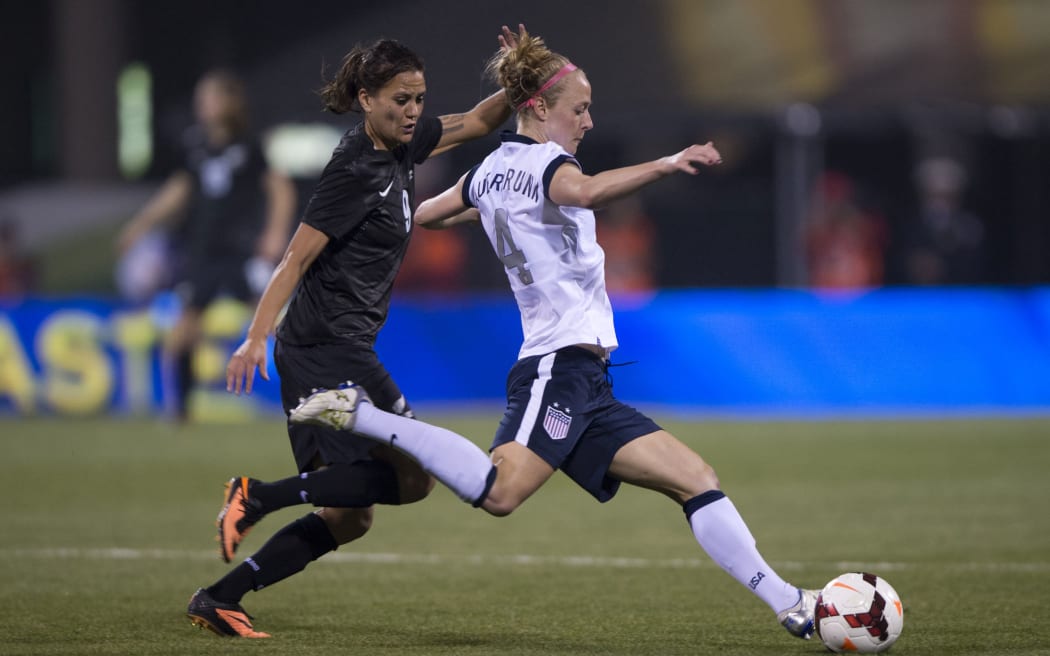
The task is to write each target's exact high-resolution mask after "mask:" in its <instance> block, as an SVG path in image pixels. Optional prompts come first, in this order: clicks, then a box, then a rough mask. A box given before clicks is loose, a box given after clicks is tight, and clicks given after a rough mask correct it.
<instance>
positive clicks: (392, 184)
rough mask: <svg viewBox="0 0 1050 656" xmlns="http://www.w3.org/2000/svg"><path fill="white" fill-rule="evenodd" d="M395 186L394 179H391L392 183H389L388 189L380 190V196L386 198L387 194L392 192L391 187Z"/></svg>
mask: <svg viewBox="0 0 1050 656" xmlns="http://www.w3.org/2000/svg"><path fill="white" fill-rule="evenodd" d="M393 186H394V181H393V180H391V181H390V184H388V185H387V186H386V189H384V190H383V191H381V192H379V197H380V198H386V195H387V194H389V193H390V188H391V187H393Z"/></svg>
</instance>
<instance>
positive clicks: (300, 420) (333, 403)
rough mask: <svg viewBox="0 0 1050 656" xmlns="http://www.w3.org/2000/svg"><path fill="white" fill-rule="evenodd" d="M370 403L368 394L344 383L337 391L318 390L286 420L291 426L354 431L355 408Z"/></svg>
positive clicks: (303, 401)
mask: <svg viewBox="0 0 1050 656" xmlns="http://www.w3.org/2000/svg"><path fill="white" fill-rule="evenodd" d="M362 402H364V403H371V402H372V400H371V399H369V398H368V394H367V393H366V392H365V391H364V390H363V389H361V387H359V386H358V385H355V384H354V383H353V382H351V381H346V382H345V383H343V384H342V385H340V386H339V388H338V389H334V390H326V389H319V390H317V391H315V392H314V393H313V394H311V395H310V396H308V397H306V398H305V399H302V400H300V402H299V405H297V406H295V407H294V408H292V411H291V412H289V413H288V420H289V421H291V422H292V423H293V424H314V425H317V426H327V427H329V428H334V429H336V430H345V431H350V430H353V429H354V421H355V420H356V419H357V407H358V406H359V405H360V404H361V403H362Z"/></svg>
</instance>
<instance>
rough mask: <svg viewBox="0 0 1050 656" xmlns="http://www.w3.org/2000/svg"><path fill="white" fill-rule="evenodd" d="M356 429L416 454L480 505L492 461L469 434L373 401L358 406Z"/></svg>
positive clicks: (444, 480) (458, 491)
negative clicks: (386, 408)
mask: <svg viewBox="0 0 1050 656" xmlns="http://www.w3.org/2000/svg"><path fill="white" fill-rule="evenodd" d="M354 432H355V433H361V434H362V435H364V436H365V437H370V438H372V439H375V440H377V441H380V442H382V443H384V444H389V445H390V446H392V447H394V448H395V449H397V450H398V451H401V452H403V453H407V454H408V455H410V456H412V457H413V458H414V459H415V460H416V461H417V462H419V464H420V465H422V466H423V469H425V470H426V471H427V473H429V474H430V475H431V476H433V477H434V478H436V479H438V480H439V481H441V482H442V483H444V484H445V485H446V486H448V488H449V489H450V490H452V491H453V492H455V493H456V496H458V497H459V498H460V499H462V500H464V501H466V502H467V503H473V504H475V505H480V502H481V501H483V499H481V495H482V494H485V488H486V486H487V484H488V478H489V473H490V472H491V471H492V468H493V465H492V461H491V460H490V459H489V456H488V454H486V453H485V452H484V451H482V450H481V449H479V448H478V447H477V445H475V444H474V443H473V442H471V441H470V440H468V439H467V438H465V437H463V436H462V435H459V434H458V433H453V432H452V431H450V430H447V429H444V428H440V427H438V426H433V425H431V424H427V423H424V422H422V421H419V420H418V419H409V418H407V417H401V416H399V415H395V414H391V413H389V412H384V411H382V410H380V409H379V408H377V407H375V406H374V405H372V404H371V403H361V404H360V405H358V406H357V418H356V419H355V420H354Z"/></svg>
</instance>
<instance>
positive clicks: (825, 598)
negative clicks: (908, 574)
mask: <svg viewBox="0 0 1050 656" xmlns="http://www.w3.org/2000/svg"><path fill="white" fill-rule="evenodd" d="M813 621H814V624H816V629H817V635H818V636H820V639H821V640H822V641H823V642H824V645H825V646H826V647H827V648H828V649H830V650H831V651H833V652H835V653H837V654H841V653H842V652H855V653H858V654H877V653H879V652H881V651H885V650H887V649H889V648H890V645H892V644H893V643H894V642H896V641H897V638H899V637H900V635H901V629H903V628H904V607H903V606H902V605H901V598H900V597H899V596H898V595H897V591H896V590H894V589H893V587H892V586H891V585H890V584H889V583H887V582H886V579H883V578H880V577H878V576H875V575H874V574H864V573H861V572H851V573H849V574H843V575H841V576H836V577H835V578H833V579H832V580H831V581H829V582H828V584H827V585H825V586H824V589H823V590H821V591H820V596H818V597H817V608H816V611H815V612H814V617H813Z"/></svg>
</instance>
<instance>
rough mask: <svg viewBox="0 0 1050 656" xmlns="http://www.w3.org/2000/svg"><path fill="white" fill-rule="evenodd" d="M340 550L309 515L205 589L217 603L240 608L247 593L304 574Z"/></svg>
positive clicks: (295, 522) (278, 533) (318, 521)
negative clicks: (322, 558)
mask: <svg viewBox="0 0 1050 656" xmlns="http://www.w3.org/2000/svg"><path fill="white" fill-rule="evenodd" d="M338 547H339V545H338V544H336V541H335V538H333V537H332V532H331V531H329V530H328V526H327V525H326V524H325V523H324V520H323V519H321V518H320V517H318V516H317V515H315V514H314V513H310V514H309V515H306V516H305V517H300V518H299V519H297V520H295V521H294V522H292V523H291V524H288V525H287V526H285V527H284V528H282V529H281V530H279V531H277V532H276V533H274V534H273V536H272V537H271V538H270V539H269V540H267V541H266V544H264V545H263V546H262V548H261V549H259V550H258V551H256V552H255V553H254V554H252V555H251V557H249V558H246V559H245V561H244V562H243V563H241V564H240V565H238V566H236V567H234V568H233V569H232V570H230V572H229V573H228V574H226V576H224V577H222V578H221V579H219V580H218V581H216V582H215V584H214V585H212V586H210V587H209V588H208V594H210V595H211V596H212V597H213V598H214V599H216V600H217V601H222V602H226V603H229V604H239V603H240V602H241V598H242V597H243V596H244V595H245V594H247V592H248V591H249V590H262V589H263V588H265V587H266V586H269V585H273V584H274V583H277V582H278V581H282V580H284V579H286V578H288V577H289V576H291V575H292V574H296V573H298V572H301V571H303V569H305V568H306V566H307V565H309V564H310V563H311V562H312V561H315V560H317V559H318V558H320V557H321V556H323V555H325V554H326V553H328V552H329V551H335V550H336V549H337V548H338Z"/></svg>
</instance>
